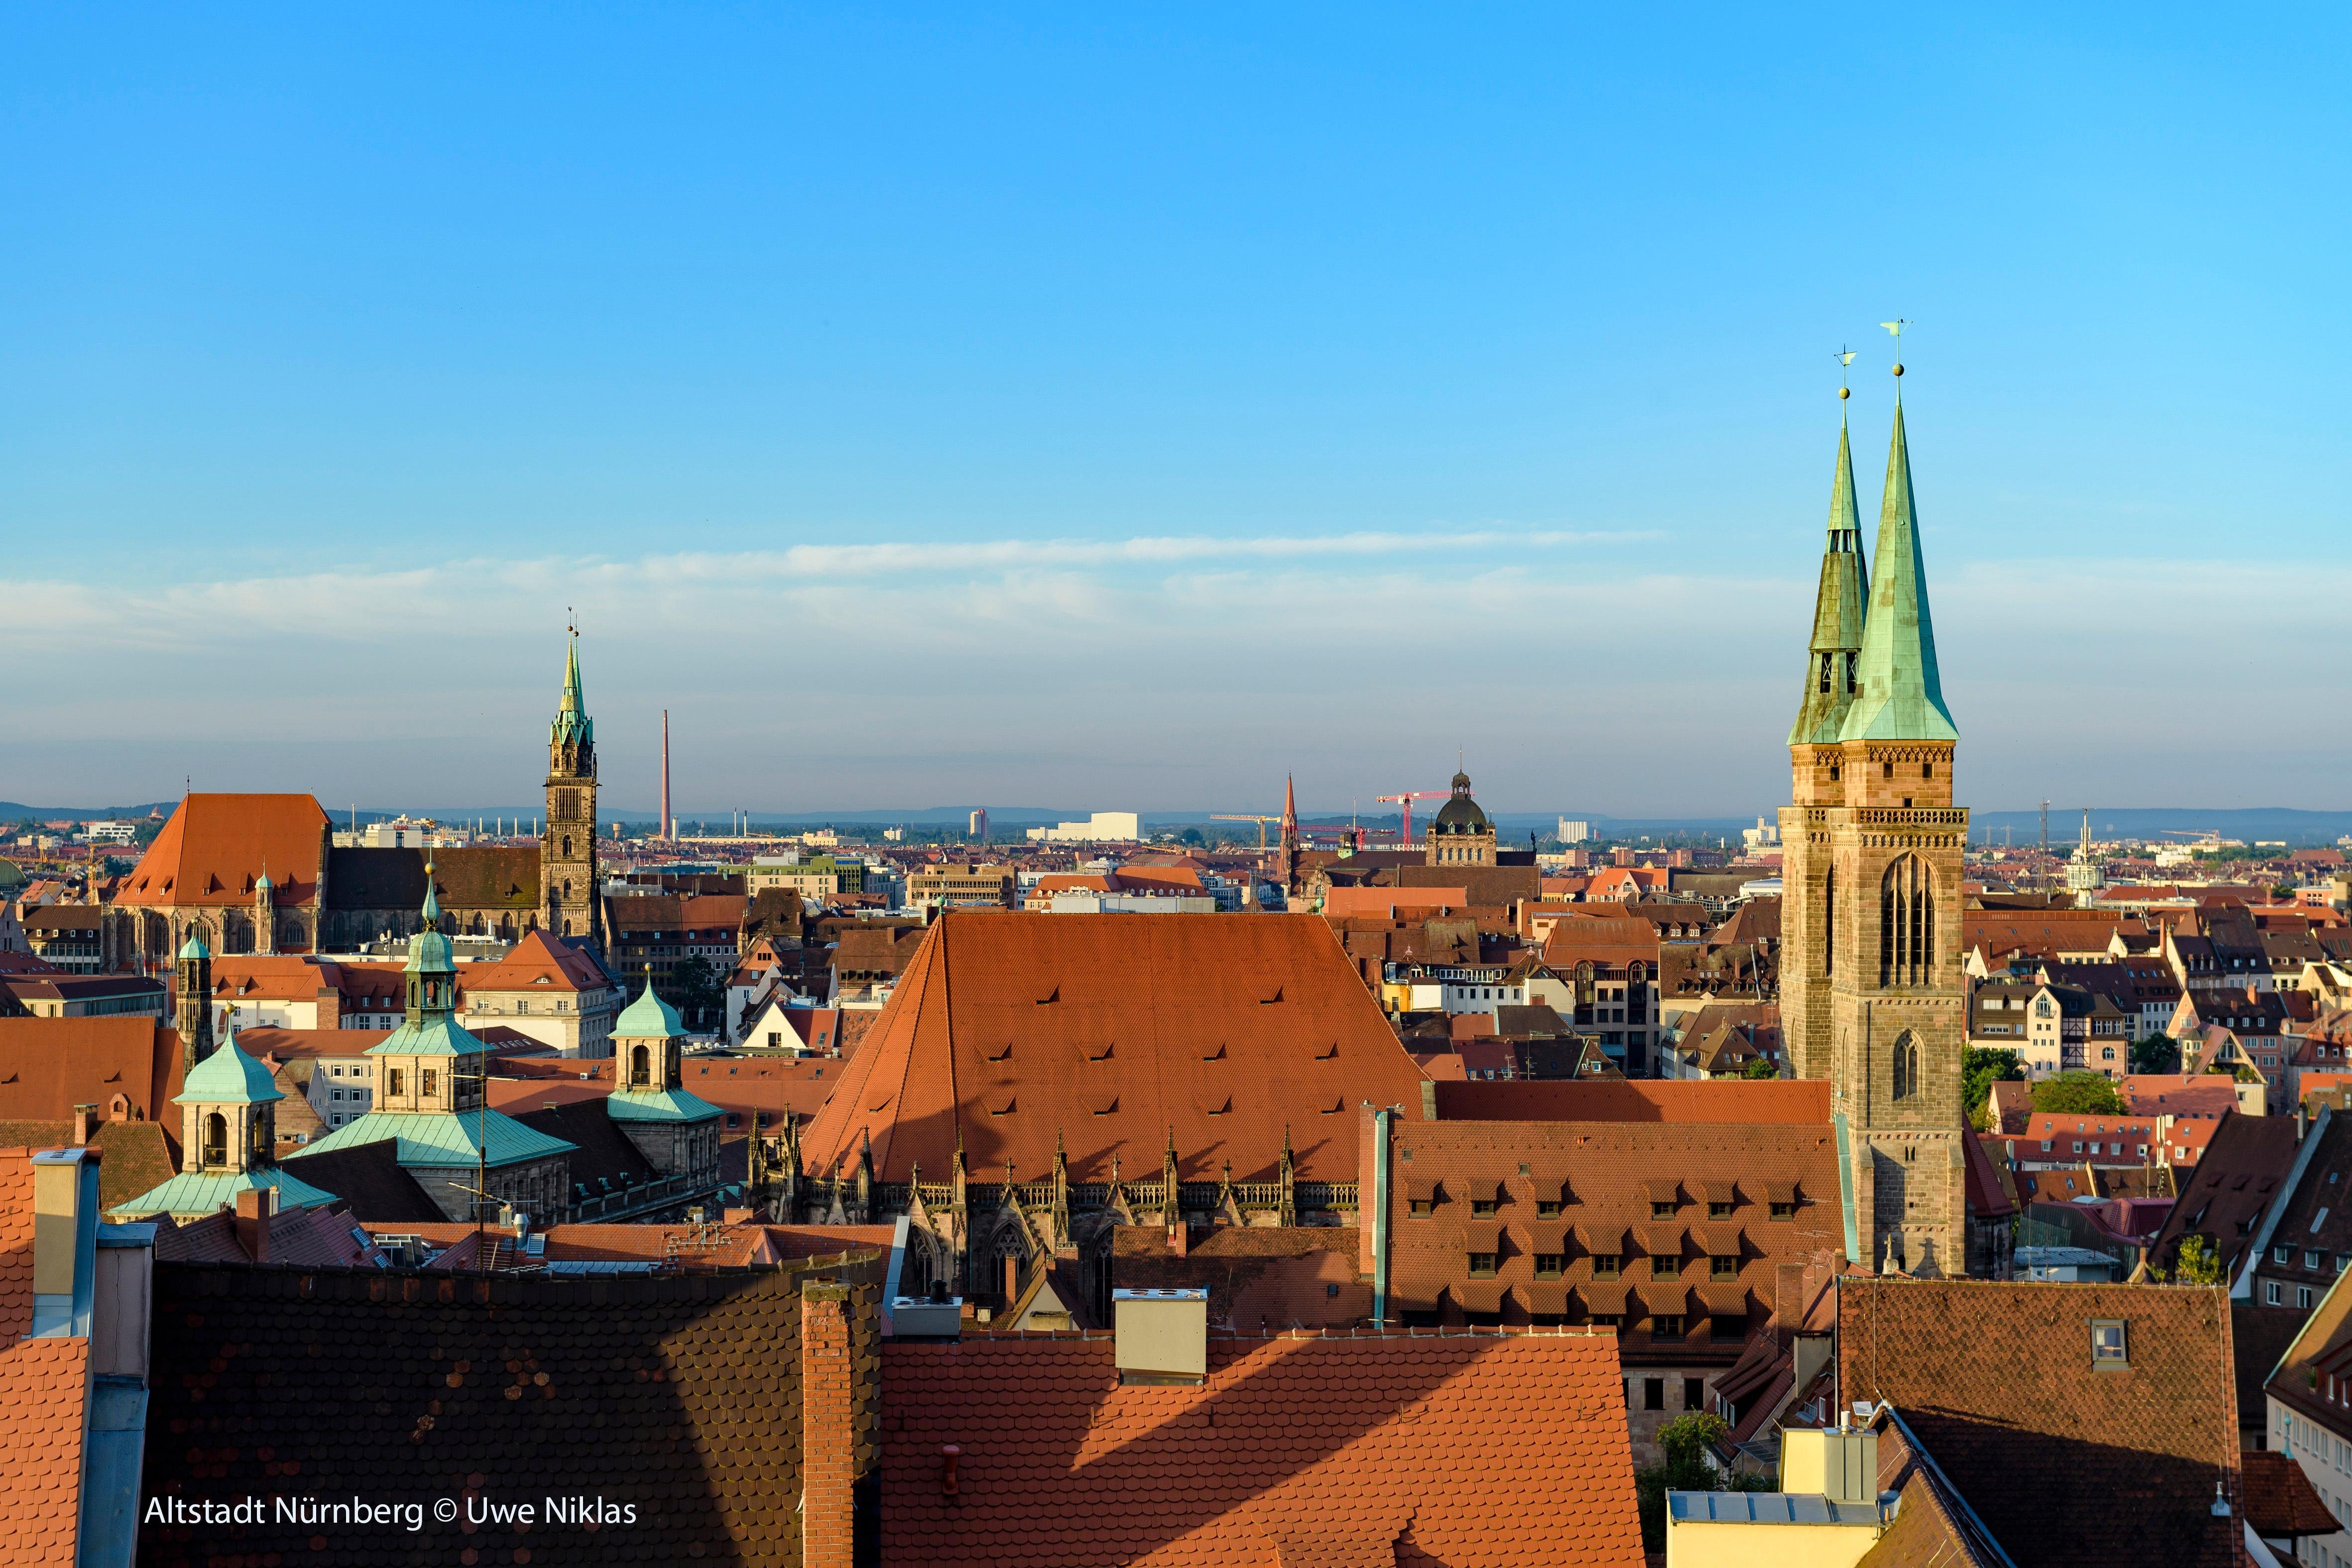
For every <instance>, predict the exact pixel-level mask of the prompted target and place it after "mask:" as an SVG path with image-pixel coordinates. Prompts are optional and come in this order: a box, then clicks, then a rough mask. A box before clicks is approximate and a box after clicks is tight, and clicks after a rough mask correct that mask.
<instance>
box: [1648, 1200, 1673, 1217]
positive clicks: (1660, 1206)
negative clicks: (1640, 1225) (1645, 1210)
mask: <svg viewBox="0 0 2352 1568" xmlns="http://www.w3.org/2000/svg"><path fill="white" fill-rule="evenodd" d="M1650 1217H1651V1218H1652V1219H1672V1218H1674V1217H1675V1200H1674V1199H1672V1198H1652V1199H1651V1200H1650Z"/></svg>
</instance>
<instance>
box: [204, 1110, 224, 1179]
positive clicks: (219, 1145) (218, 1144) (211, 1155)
mask: <svg viewBox="0 0 2352 1568" xmlns="http://www.w3.org/2000/svg"><path fill="white" fill-rule="evenodd" d="M204 1162H205V1164H207V1165H226V1164H227V1163H228V1118H227V1117H226V1116H223V1115H222V1114H221V1113H220V1112H219V1111H217V1110H215V1111H214V1112H213V1113H212V1114H211V1115H209V1116H207V1117H205V1156H204Z"/></svg>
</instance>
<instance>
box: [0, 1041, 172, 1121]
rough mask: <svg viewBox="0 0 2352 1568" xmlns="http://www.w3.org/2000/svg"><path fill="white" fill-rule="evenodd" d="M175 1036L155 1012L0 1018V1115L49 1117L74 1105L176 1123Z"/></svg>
mask: <svg viewBox="0 0 2352 1568" xmlns="http://www.w3.org/2000/svg"><path fill="white" fill-rule="evenodd" d="M179 1092H180V1037H179V1033H178V1031H176V1030H173V1029H165V1028H159V1027H157V1026H156V1023H155V1020H154V1019H152V1018H142V1017H118V1018H0V1121H58V1120H60V1119H64V1118H69V1117H71V1116H72V1115H73V1112H74V1107H75V1106H77V1105H95V1106H96V1107H98V1114H99V1115H100V1117H102V1118H103V1117H108V1116H111V1115H112V1114H113V1108H114V1097H115V1096H116V1095H118V1094H119V1095H121V1097H122V1098H123V1100H125V1101H127V1104H126V1105H125V1106H124V1108H123V1109H124V1113H125V1115H126V1116H128V1117H131V1118H133V1119H138V1120H143V1121H163V1122H165V1123H167V1124H168V1125H170V1126H172V1127H173V1128H176V1127H178V1126H179V1122H180V1112H179V1109H178V1108H177V1107H175V1106H173V1104H172V1103H171V1100H172V1096H173V1095H175V1094H177V1093H179Z"/></svg>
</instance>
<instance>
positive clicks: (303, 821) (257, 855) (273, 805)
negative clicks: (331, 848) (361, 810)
mask: <svg viewBox="0 0 2352 1568" xmlns="http://www.w3.org/2000/svg"><path fill="white" fill-rule="evenodd" d="M326 843H327V814H326V813H325V812H324V811H321V810H320V808H319V803H318V801H316V800H315V799H313V798H312V797H310V795H187V796H185V797H184V798H183V799H182V800H181V802H180V805H179V807H178V809H176V810H174V811H173V813H172V816H171V820H170V821H168V822H166V823H164V824H163V832H161V833H159V834H157V835H156V836H155V842H154V843H152V844H151V845H149V846H148V847H147V853H146V854H144V855H142V856H141V857H140V858H139V864H138V866H137V867H135V868H133V869H132V870H131V875H130V876H129V877H128V878H126V879H124V880H123V884H122V890H121V892H120V893H118V894H117V895H116V896H115V902H117V903H119V904H132V905H148V906H159V907H176V908H186V907H189V906H196V905H201V906H205V907H210V908H228V907H242V906H246V905H249V904H251V903H252V902H253V888H254V879H256V878H257V877H258V876H260V875H261V873H262V872H263V871H264V870H265V869H266V870H267V871H268V874H269V879H270V881H271V882H272V883H274V884H275V885H276V888H277V899H278V903H279V904H280V905H286V904H308V903H310V902H311V901H313V900H316V899H317V898H318V896H319V857H320V853H321V852H322V851H323V850H324V848H325V847H326Z"/></svg>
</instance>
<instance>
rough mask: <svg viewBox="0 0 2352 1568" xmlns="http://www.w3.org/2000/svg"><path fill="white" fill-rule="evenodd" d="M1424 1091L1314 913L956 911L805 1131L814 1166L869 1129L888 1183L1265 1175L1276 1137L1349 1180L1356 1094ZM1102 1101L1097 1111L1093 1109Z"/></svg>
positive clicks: (852, 1149) (843, 1153)
mask: <svg viewBox="0 0 2352 1568" xmlns="http://www.w3.org/2000/svg"><path fill="white" fill-rule="evenodd" d="M1423 1081H1425V1080H1423V1078H1422V1076H1421V1072H1420V1069H1418V1068H1415V1067H1414V1066H1413V1065H1412V1058H1409V1057H1408V1056H1406V1055H1405V1052H1404V1047H1402V1045H1400V1044H1399V1043H1398V1041H1397V1038H1396V1036H1395V1035H1394V1034H1393V1033H1391V1030H1390V1028H1389V1026H1388V1022H1387V1020H1386V1019H1385V1018H1384V1017H1383V1016H1382V1015H1381V1010H1380V1006H1379V1005H1378V1004H1377V1003H1375V1002H1374V1001H1373V1000H1372V998H1371V997H1370V995H1369V994H1367V993H1366V992H1365V990H1364V987H1363V985H1362V984H1361V983H1360V982H1359V981H1358V979H1357V978H1356V975H1355V973H1354V972H1353V971H1352V970H1351V969H1350V968H1349V964H1348V963H1347V960H1346V957H1345V955H1343V954H1342V953H1341V952H1340V951H1339V942H1338V941H1337V940H1336V939H1335V938H1334V937H1333V936H1332V934H1331V931H1330V928H1329V927H1328V926H1327V925H1325V924H1324V922H1323V921H1321V920H1320V919H1318V918H1317V917H1315V916H1313V915H1259V916H1253V917H1250V918H1247V919H1233V918H1211V917H1206V916H1198V915H1158V914H1152V915H1056V916H1055V917H1053V918H1051V919H1046V918H1044V917H1042V916H1037V915H1028V914H1017V913H1009V912H1008V913H997V912H992V911H980V910H950V911H949V912H947V913H945V914H943V915H941V916H940V919H939V921H938V922H937V923H936V924H934V925H933V926H932V927H931V928H930V930H929V932H928V933H927V934H926V936H925V937H924V939H923V942H922V946H921V948H920V951H919V955H918V957H917V960H916V962H915V963H914V964H912V965H911V966H910V967H909V968H908V971H907V973H906V974H905V976H904V977H902V978H901V979H900V981H899V983H898V988H897V990H896V991H895V993H894V994H892V996H891V998H890V1001H889V1003H888V1004H887V1006H886V1007H885V1008H884V1009H883V1012H882V1015H881V1019H880V1021H879V1022H878V1023H877V1025H876V1026H875V1027H874V1032H873V1033H872V1034H871V1035H870V1036H869V1037H867V1039H866V1042H865V1043H864V1044H863V1045H862V1046H861V1047H859V1048H858V1052H857V1054H856V1056H855V1057H854V1058H851V1059H850V1061H849V1063H848V1064H847V1070H846V1072H845V1075H844V1077H843V1079H842V1082H841V1087H840V1088H838V1089H835V1090H834V1091H833V1095H832V1097H831V1098H830V1099H829V1100H827V1101H826V1103H825V1108H824V1110H821V1111H819V1112H818V1113H817V1117H816V1120H815V1121H814V1122H812V1123H811V1124H810V1127H809V1130H808V1131H807V1132H806V1133H805V1134H803V1138H802V1152H803V1159H804V1160H805V1161H806V1162H807V1164H808V1168H809V1169H810V1171H811V1172H812V1173H815V1174H819V1175H825V1174H830V1173H833V1172H834V1171H835V1169H836V1168H839V1169H846V1168H847V1167H848V1166H849V1164H850V1163H854V1162H855V1161H856V1160H857V1159H858V1158H859V1155H860V1151H861V1150H862V1149H863V1147H864V1146H865V1141H866V1139H867V1138H868V1137H869V1136H870V1137H871V1139H872V1147H873V1152H874V1158H875V1162H876V1164H877V1171H876V1175H877V1177H878V1178H879V1179H880V1180H883V1181H886V1182H903V1181H905V1180H907V1179H908V1172H909V1170H910V1169H911V1168H912V1167H913V1166H914V1165H915V1164H916V1163H920V1164H921V1165H922V1167H923V1169H924V1170H926V1171H930V1172H945V1171H947V1170H949V1169H950V1167H951V1166H952V1165H953V1163H954V1160H955V1151H956V1142H957V1138H958V1135H959V1133H961V1139H962V1144H963V1149H964V1154H965V1158H966V1159H967V1161H968V1162H969V1163H970V1166H971V1169H972V1170H973V1171H975V1172H979V1171H983V1170H985V1171H989V1172H1000V1171H1002V1170H1003V1168H1004V1165H1005V1163H1006V1161H1007V1160H1010V1161H1012V1162H1013V1166H1014V1168H1015V1169H1016V1171H1017V1172H1018V1173H1021V1174H1022V1175H1024V1176H1033V1175H1035V1174H1038V1173H1043V1172H1045V1171H1046V1170H1048V1169H1050V1168H1051V1166H1052V1164H1053V1160H1054V1151H1055V1141H1056V1137H1057V1135H1058V1136H1059V1137H1060V1138H1061V1139H1062V1140H1063V1141H1064V1142H1066V1146H1067V1150H1068V1159H1069V1167H1070V1176H1071V1179H1072V1180H1074V1181H1100V1180H1102V1179H1104V1178H1105V1177H1106V1176H1108V1173H1109V1167H1110V1161H1111V1158H1112V1156H1113V1155H1114V1154H1118V1155H1119V1157H1120V1158H1121V1159H1122V1160H1123V1162H1124V1168H1125V1169H1127V1170H1129V1171H1135V1170H1144V1169H1150V1168H1152V1167H1154V1166H1156V1165H1158V1163H1160V1153H1161V1149H1162V1147H1163V1144H1164V1142H1165V1140H1166V1139H1167V1137H1168V1135H1169V1131H1170V1130H1171V1128H1172V1129H1173V1130H1174V1136H1175V1144H1176V1153H1177V1159H1178V1162H1179V1170H1180V1173H1181V1175H1182V1177H1183V1179H1185V1180H1188V1181H1199V1180H1215V1179H1217V1178H1218V1177H1219V1176H1220V1175H1222V1174H1223V1168H1224V1163H1225V1161H1226V1160H1228V1159H1230V1160H1231V1161H1232V1170H1233V1177H1234V1180H1235V1181H1237V1182H1254V1181H1265V1180H1268V1179H1271V1178H1272V1177H1273V1176H1274V1175H1275V1173H1276V1170H1277V1168H1278V1166H1279V1163H1280V1160H1281V1154H1282V1144H1283V1136H1284V1129H1285V1128H1286V1127H1287V1128H1288V1129H1289V1132H1290V1138H1291V1146H1292V1149H1293V1152H1294V1155H1295V1158H1296V1161H1297V1175H1298V1177H1299V1178H1300V1179H1301V1180H1307V1181H1353V1180H1355V1179H1356V1175H1357V1169H1356V1126H1355V1118H1354V1116H1353V1115H1352V1111H1353V1110H1354V1108H1355V1107H1356V1106H1357V1105H1358V1103H1359V1102H1360V1101H1362V1100H1370V1101H1371V1102H1372V1103H1373V1104H1375V1105H1391V1104H1396V1103H1400V1102H1404V1103H1409V1104H1415V1105H1417V1104H1418V1103H1419V1101H1420V1090H1421V1085H1422V1084H1423ZM1097 1103H1100V1104H1103V1105H1106V1106H1108V1109H1106V1110H1097V1108H1096V1106H1097Z"/></svg>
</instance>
